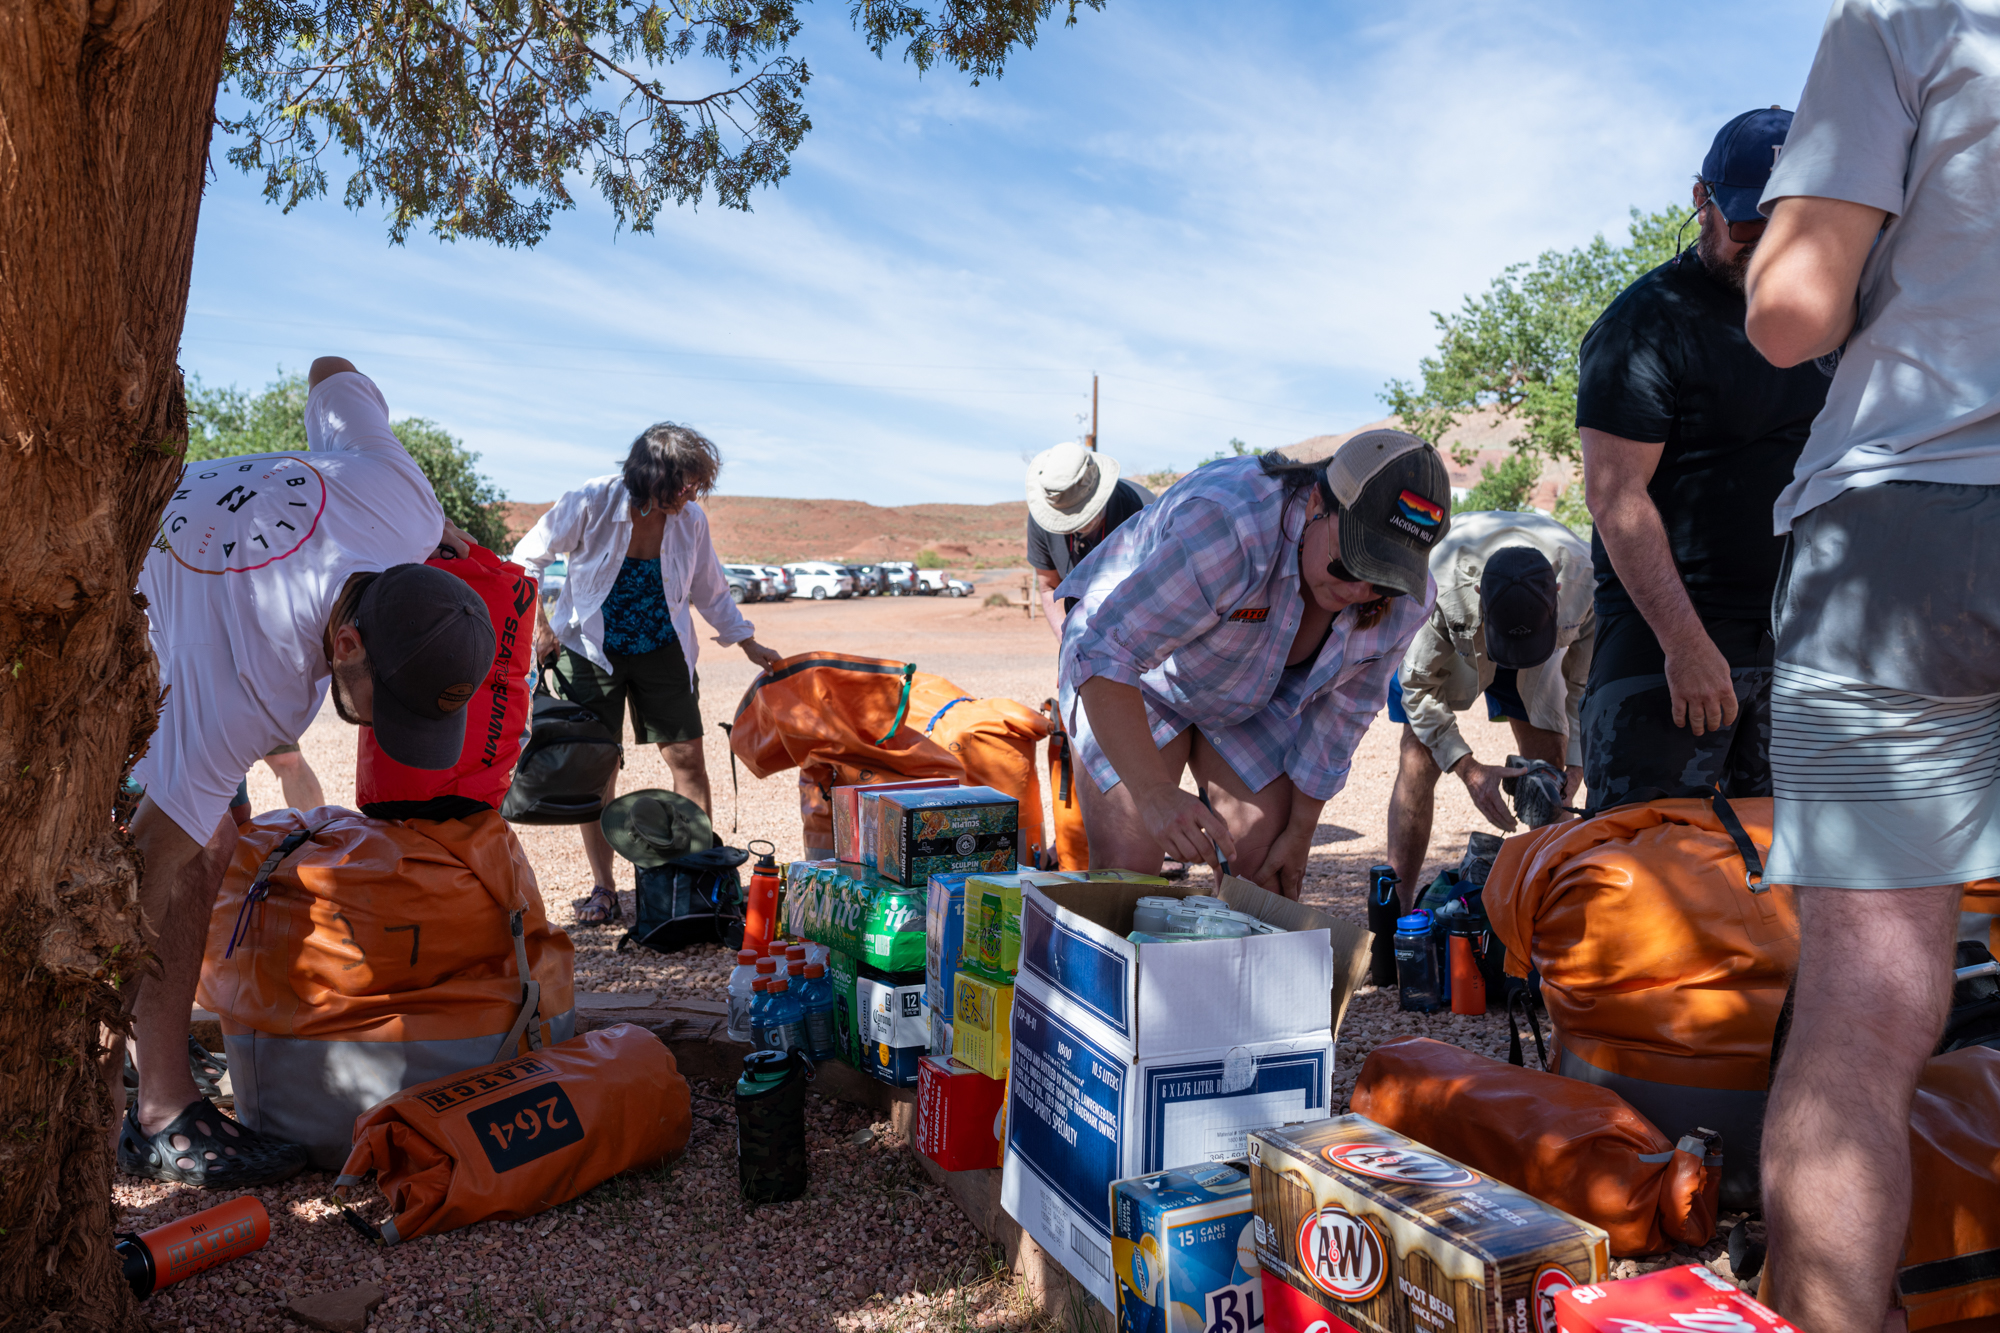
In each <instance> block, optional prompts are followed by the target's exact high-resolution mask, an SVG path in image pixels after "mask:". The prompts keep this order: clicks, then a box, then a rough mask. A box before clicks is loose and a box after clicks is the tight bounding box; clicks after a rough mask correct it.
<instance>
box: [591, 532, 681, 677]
mask: <svg viewBox="0 0 2000 1333" xmlns="http://www.w3.org/2000/svg"><path fill="white" fill-rule="evenodd" d="M674 638H675V635H674V617H673V613H672V612H670V611H669V610H668V609H667V593H666V589H665V587H664V586H662V584H661V583H660V562H659V561H658V560H638V559H634V558H633V557H632V556H629V555H628V556H626V557H625V563H624V564H623V565H621V566H619V569H618V580H617V582H615V583H613V584H612V585H611V592H610V594H609V595H608V596H607V597H605V599H604V651H605V652H607V653H616V654H618V656H620V657H636V656H638V655H639V654H640V653H650V652H652V651H653V650H654V649H655V648H662V647H665V646H666V645H667V644H670V643H672V642H673V641H674Z"/></svg>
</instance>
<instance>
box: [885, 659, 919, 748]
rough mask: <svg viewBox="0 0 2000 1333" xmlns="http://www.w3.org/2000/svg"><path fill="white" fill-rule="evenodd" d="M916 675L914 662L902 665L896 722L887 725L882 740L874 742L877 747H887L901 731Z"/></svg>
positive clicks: (908, 708)
mask: <svg viewBox="0 0 2000 1333" xmlns="http://www.w3.org/2000/svg"><path fill="white" fill-rule="evenodd" d="M916 674H917V664H916V663H915V662H905V663H903V693H902V696H901V697H900V698H898V699H897V700H896V720H895V721H894V722H891V723H890V724H889V730H888V731H886V732H884V733H883V734H882V739H881V740H879V741H876V742H875V744H877V745H878V746H879V745H887V744H888V743H889V738H890V737H891V736H894V735H895V734H896V733H897V732H899V731H901V730H902V729H903V718H904V717H905V716H907V715H908V713H909V711H910V684H911V682H912V681H913V680H914V679H915V678H916Z"/></svg>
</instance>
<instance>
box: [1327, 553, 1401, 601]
mask: <svg viewBox="0 0 2000 1333" xmlns="http://www.w3.org/2000/svg"><path fill="white" fill-rule="evenodd" d="M1326 575H1327V577H1328V578H1331V579H1338V580H1340V582H1342V583H1368V580H1367V579H1364V578H1362V577H1361V576H1360V575H1359V574H1356V573H1355V572H1354V571H1353V570H1351V569H1349V568H1348V567H1347V566H1346V565H1345V564H1343V563H1342V562H1341V560H1340V558H1339V557H1338V556H1336V557H1334V558H1333V559H1332V560H1329V561H1327V562H1326ZM1368 591H1370V592H1372V593H1374V594H1375V595H1376V596H1377V597H1400V596H1402V593H1401V592H1400V591H1398V590H1397V589H1395V588H1385V587H1383V586H1382V585H1381V584H1379V583H1368Z"/></svg>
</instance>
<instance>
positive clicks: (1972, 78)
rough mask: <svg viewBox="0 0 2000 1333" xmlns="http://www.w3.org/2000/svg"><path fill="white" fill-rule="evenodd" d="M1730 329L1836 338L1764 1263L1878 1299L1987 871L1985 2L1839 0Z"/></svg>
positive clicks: (1787, 507) (1994, 74)
mask: <svg viewBox="0 0 2000 1333" xmlns="http://www.w3.org/2000/svg"><path fill="white" fill-rule="evenodd" d="M1762 206H1763V209H1764V211H1765V212H1766V213H1768V214H1769V215H1770V226H1769V229H1768V230H1767V231H1766V232H1765V235H1764V238H1763V243H1762V244H1761V245H1760V246H1759V247H1758V250H1757V254H1756V258H1755V259H1754V260H1753V261H1752V262H1751V266H1750V272H1749V279H1748V290H1749V308H1748V314H1747V319H1746V324H1745V328H1746V331H1747V332H1748V334H1749V336H1750V339H1751V341H1752V342H1753V343H1754V344H1755V345H1756V347H1757V349H1758V350H1759V351H1760V352H1762V353H1763V354H1764V356H1765V357H1766V358H1767V359H1769V360H1770V361H1771V362H1772V363H1773V364H1774V365H1779V366H1792V365H1798V364H1800V363H1802V362H1805V361H1808V360H1812V359H1814V358H1836V357H1837V358H1838V368H1837V369H1836V370H1835V371H1834V376H1833V383H1832V385H1831V386H1830V387H1829V389H1828V391H1827V399H1826V407H1825V409H1824V410H1823V411H1821V412H1820V414H1819V416H1818V417H1817V418H1816V419H1815V420H1814V422H1813V427H1812V435H1811V437H1810V438H1809V439H1808V441H1807V442H1806V446H1805V449H1804V451H1803V452H1802V453H1801V454H1800V456H1799V462H1798V467H1797V470H1796V472H1795V473H1794V476H1793V481H1792V484H1791V485H1790V486H1789V487H1787V488H1786V490H1785V491H1784V493H1783V494H1782V495H1780V496H1779V499H1778V503H1777V511H1776V524H1775V527H1776V530H1777V531H1778V532H1780V533H1789V534H1790V543H1789V546H1788V547H1787V551H1786V557H1785V568H1784V573H1783V576H1782V578H1781V580H1780V583H1779V586H1778V595H1777V599H1776V602H1775V604H1774V607H1773V633H1774V635H1775V637H1776V640H1777V650H1776V668H1775V672H1774V679H1773V684H1772V697H1771V716H1772V736H1771V770H1772V790H1773V795H1774V797H1775V801H1774V810H1773V819H1772V843H1771V856H1770V864H1769V865H1768V867H1767V868H1766V871H1765V874H1766V877H1767V878H1768V879H1770V880H1771V881H1772V882H1774V883H1782V884H1794V885H1798V886H1800V887H1799V889H1798V901H1799V936H1800V950H1799V968H1798V974H1797V982H1796V985H1797V995H1796V999H1795V1017H1794V1019H1793V1021H1792V1026H1791V1029H1790V1032H1789V1035H1788V1037H1787V1039H1786V1044H1785V1048H1784V1052H1783V1054H1782V1057H1781V1059H1780V1062H1779V1064H1778V1068H1777V1071H1776V1076H1775V1079H1774V1081H1773V1084H1772V1090H1771V1098H1770V1107H1769V1111H1768V1112H1767V1114H1766V1117H1765V1126H1764V1142H1763V1173H1764V1205H1765V1218H1766V1221H1767V1223H1768V1225H1769V1228H1770V1242H1771V1260H1770V1264H1771V1266H1770V1280H1771V1283H1772V1286H1773V1290H1774V1291H1775V1294H1776V1301H1775V1304H1776V1306H1777V1308H1778V1310H1779V1311H1780V1312H1781V1313H1783V1314H1784V1315H1786V1316H1787V1317H1788V1318H1790V1319H1792V1320H1794V1321H1796V1322H1797V1324H1798V1325H1799V1327H1801V1328H1807V1329H1813V1330H1828V1331H1829V1333H1831V1331H1832V1330H1838V1329H1866V1328H1873V1327H1876V1326H1878V1325H1880V1324H1882V1323H1884V1316H1885V1311H1887V1310H1888V1309H1889V1306H1890V1304H1891V1300H1892V1291H1893V1290H1896V1289H1904V1290H1924V1289H1926V1286H1925V1284H1926V1283H1928V1282H1931V1281H1932V1280H1933V1279H1934V1278H1935V1277H1936V1276H1937V1275H1934V1274H1926V1273H1920V1272H1912V1271H1910V1270H1902V1271H1901V1272H1899V1271H1898V1269H1897V1257H1898V1253H1899V1250H1900V1242H1901V1237H1902V1236H1903V1234H1904V1231H1905V1229H1906V1228H1907V1226H1908V1225H1909V1218H1910V1204H1911V1199H1910V1194H1911V1182H1910V1154H1909V1117H1910V1108H1911V1105H1912V1101H1913V1098H1914V1095H1915V1089H1916V1084H1917V1080H1918V1078H1919V1077H1920V1075H1921V1074H1922V1072H1923V1067H1924V1063H1925V1061H1926V1060H1927V1059H1928V1058H1929V1056H1930V1055H1931V1053H1932V1051H1933V1049H1934V1047H1935V1045H1936V1043H1937V1040H1938V1036H1939V1033H1940V1032H1941V1030H1942V1028H1943V1026H1944V1020H1945V1015H1946V1013H1947V1011H1948V1009H1949V1006H1950V1001H1951V992H1952V976H1951V967H1952V963H1953V954H1954V943H1953V937H1954V935H1955V933H1956V926H1957V923H1958V910H1959V903H1960V897H1961V886H1962V885H1963V884H1965V883H1967V882H1970V881H1973V880H1979V879H1985V878H1987V877H1989V876H1993V875H2000V818H1996V815H2000V577H1997V576H2000V560H1996V558H1995V556H1994V554H1993V552H1992V551H1991V549H1990V548H1989V545H1988V543H1990V542H1991V541H1992V540H1993V539H1992V537H1991V535H1990V534H1991V533H1993V532H1994V531H1996V530H2000V252H1996V250H1995V240H1996V236H2000V6H1996V5H1995V4H1994V3H1992V0H1983V2H1982V3H1976V4H1975V3H1951V2H1944V3H1940V2H1938V0H1927V2H1926V3H1915V2H1914V0H1838V3H1836V4H1835V5H1834V6H1833V11H1832V13H1831V15H1829V17H1828V19H1827V23H1826V29H1825V32H1824V33H1823V34H1822V36H1821V39H1820V46H1819V52H1818V55H1817V56H1816V57H1815V59H1814V61H1813V68H1812V74H1811V77H1810V78H1809V80H1808V81H1807V84H1806V89H1805V93H1804V95H1803V96H1802V97H1801V98H1800V101H1799V109H1798V115H1797V118H1796V120H1795V121H1794V122H1793V124H1792V128H1791V132H1790V135H1789V137H1788V138H1787V139H1786V141H1785V145H1784V148H1783V149H1782V151H1781V153H1780V156H1779V159H1778V163H1777V166H1776V168H1775V169H1774V170H1773V171H1772V173H1771V180H1770V184H1769V185H1768V186H1767V187H1766V189H1765V191H1764V195H1763V204H1762Z"/></svg>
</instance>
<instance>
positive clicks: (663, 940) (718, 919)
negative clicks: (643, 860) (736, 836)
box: [618, 847, 750, 953]
mask: <svg viewBox="0 0 2000 1333" xmlns="http://www.w3.org/2000/svg"><path fill="white" fill-rule="evenodd" d="M749 859H750V853H748V852H746V851H744V850H743V849H742V848H741V847H711V848H709V849H708V850H707V851H705V852H689V853H688V854H687V855H686V856H679V857H675V858H674V859H673V860H671V861H669V862H667V863H666V864H665V865H659V866H639V867H637V875H636V877H637V880H638V892H637V893H636V894H634V895H633V897H634V900H635V901H636V903H637V910H636V911H635V912H634V913H633V917H634V921H633V924H632V929H630V930H628V931H626V932H625V936H624V938H623V939H621V940H619V941H618V949H619V952H621V953H622V952H624V950H625V948H626V947H627V946H628V945H633V944H638V945H643V946H644V947H646V948H648V949H651V950H653V951H654V952H655V953H673V952H674V951H675V950H678V949H685V948H687V947H688V946H689V945H690V944H720V945H722V946H724V947H725V948H728V949H740V948H742V947H743V903H744V898H743V880H742V877H741V876H739V875H738V874H737V873H736V868H737V867H738V866H740V865H742V864H743V863H744V862H745V861H747V860H749Z"/></svg>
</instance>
